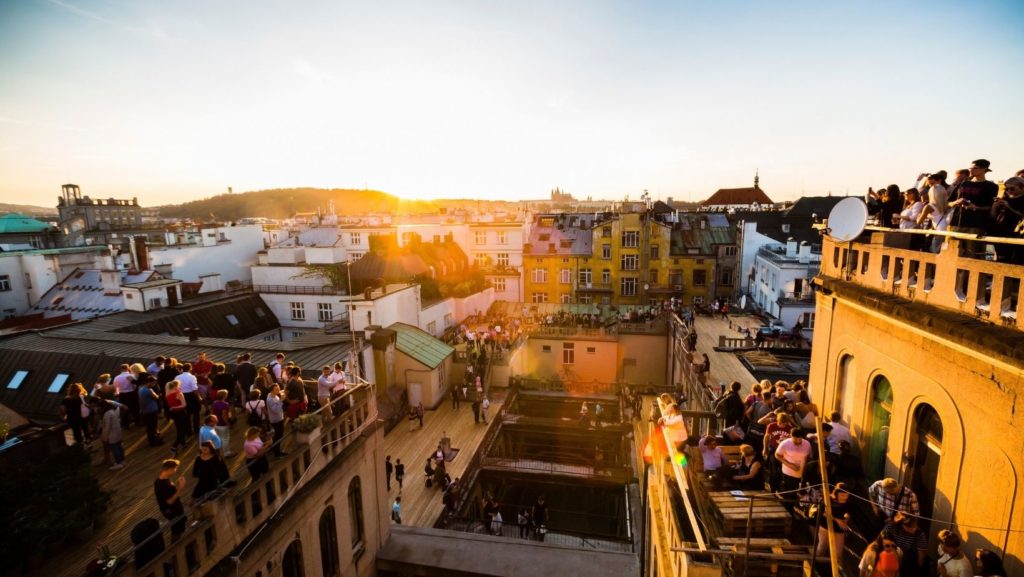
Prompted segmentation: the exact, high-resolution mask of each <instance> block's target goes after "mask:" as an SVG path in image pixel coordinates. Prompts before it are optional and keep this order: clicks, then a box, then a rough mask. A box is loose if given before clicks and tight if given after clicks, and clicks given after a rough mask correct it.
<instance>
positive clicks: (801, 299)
mask: <svg viewBox="0 0 1024 577" xmlns="http://www.w3.org/2000/svg"><path fill="white" fill-rule="evenodd" d="M778 303H779V306H783V305H797V304H814V291H803V292H798V293H795V292H784V293H780V294H779V298H778Z"/></svg>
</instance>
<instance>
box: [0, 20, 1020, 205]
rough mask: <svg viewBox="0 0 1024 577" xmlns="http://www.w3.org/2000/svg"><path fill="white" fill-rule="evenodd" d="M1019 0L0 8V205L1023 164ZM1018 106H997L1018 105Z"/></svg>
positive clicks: (772, 184)
mask: <svg viewBox="0 0 1024 577" xmlns="http://www.w3.org/2000/svg"><path fill="white" fill-rule="evenodd" d="M1022 24H1024V5H1021V4H1020V3H1017V2H1013V1H983V2H977V3H970V4H967V3H958V2H952V1H939V2H923V1H912V2H905V3H899V4H891V3H883V2H866V3H857V4H852V3H819V2H812V1H809V0H803V1H797V2H793V3H787V4H786V5H785V6H782V5H776V4H765V3H755V2H742V1H733V2H724V3H718V4H715V5H708V4H706V3H700V4H685V3H677V2H646V3H642V4H637V3H628V2H582V1H571V2H570V1H566V2H554V3H551V2H524V3H516V4H514V5H507V6H506V5H502V4H499V5H491V4H486V5H485V4H476V3H472V2H464V1H455V0H451V1H441V2H436V3H429V4H423V3H417V2H411V1H396V2H394V3H387V4H378V3H373V4H369V5H360V4H352V3H335V2H327V1H320V2H318V1H314V2H310V3H306V4H303V5H302V6H300V7H296V6H291V5H288V6H285V5H280V4H276V3H266V2H241V1H237V0H236V1H226V2H222V3H216V4H210V3H203V2H196V1H194V0H183V1H181V2H175V3H173V4H167V3H161V2H156V1H153V0H139V1H136V2H124V1H123V0H89V1H75V0H30V1H25V2H7V3H0V51H2V53H3V54H4V55H5V56H4V58H2V59H0V78H3V80H2V81H0V202H8V203H16V204H31V205H37V206H53V205H55V203H56V199H57V196H58V195H59V194H60V185H61V184H63V183H66V182H74V183H76V184H78V185H80V186H81V187H82V190H83V193H84V194H88V195H89V196H92V197H96V198H107V197H115V198H131V197H138V198H139V202H140V204H142V205H144V206H158V205H164V204H173V203H179V202H186V201H189V200H196V199H199V198H206V197H210V196H215V195H217V194H221V193H224V192H226V191H227V189H228V187H233V189H234V190H235V191H238V192H242V191H248V190H265V189H273V188H297V187H300V186H308V187H316V188H354V189H374V190H380V191H384V192H387V193H389V194H393V195H396V196H398V197H401V198H410V199H433V198H449V199H459V198H462V199H472V198H485V199H495V200H519V199H544V198H546V197H547V196H548V193H549V191H550V190H551V189H553V188H555V187H559V188H561V189H562V190H563V191H565V192H568V193H570V194H572V195H573V196H575V197H576V198H578V199H584V198H586V197H588V196H590V197H593V198H595V199H597V198H603V199H608V200H621V199H622V198H623V197H624V196H625V195H629V197H630V198H631V199H636V198H639V196H640V194H641V193H642V191H643V190H645V189H646V190H648V191H650V193H651V195H652V197H654V198H656V199H666V198H668V197H673V198H675V199H677V200H683V201H697V200H701V199H703V198H707V197H708V196H710V195H711V194H712V193H714V191H715V190H717V189H719V188H739V187H748V186H751V185H752V183H753V177H754V173H755V171H759V173H760V178H761V186H762V188H763V189H764V190H765V191H766V193H767V194H768V195H769V196H770V197H771V198H772V199H773V200H775V201H784V200H794V199H795V198H797V197H799V196H804V195H815V196H816V195H825V194H828V193H831V194H833V195H837V196H842V195H845V194H851V195H859V194H861V193H862V192H863V191H864V190H866V188H867V187H868V186H875V187H877V186H879V185H885V184H890V183H896V184H898V185H900V186H901V187H907V186H910V182H911V181H912V179H913V177H914V176H916V175H917V174H918V173H919V172H931V171H935V170H938V169H946V170H950V171H952V170H955V169H958V168H963V167H966V166H967V165H969V163H970V162H971V161H972V160H974V159H976V158H982V157H983V158H988V159H989V160H990V161H992V166H993V170H994V172H993V173H992V175H991V176H992V178H993V179H994V180H1002V179H1005V178H1007V177H1009V176H1011V175H1012V174H1013V173H1014V172H1015V171H1017V170H1020V169H1022V168H1024V142H1022V140H1021V139H1020V138H1017V137H1015V132H1014V130H1013V128H1014V127H1020V126H1024V107H1021V106H1020V104H1019V101H1020V94H1021V93H1022V92H1024V91H1022V88H1024V79H1022V78H1021V76H1020V74H1019V70H1021V68H1022V66H1021V65H1022V64H1024V62H1022V60H1024V40H1022V39H1021V34H1020V33H1019V30H1020V29H1021V25H1022ZM1015 94H1016V95H1017V96H1014V95H1015Z"/></svg>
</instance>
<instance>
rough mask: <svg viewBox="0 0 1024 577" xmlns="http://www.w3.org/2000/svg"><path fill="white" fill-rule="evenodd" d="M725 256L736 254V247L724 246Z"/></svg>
mask: <svg viewBox="0 0 1024 577" xmlns="http://www.w3.org/2000/svg"><path fill="white" fill-rule="evenodd" d="M725 256H736V247H734V246H727V247H725Z"/></svg>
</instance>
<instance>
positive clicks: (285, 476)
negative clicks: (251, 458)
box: [119, 381, 377, 577]
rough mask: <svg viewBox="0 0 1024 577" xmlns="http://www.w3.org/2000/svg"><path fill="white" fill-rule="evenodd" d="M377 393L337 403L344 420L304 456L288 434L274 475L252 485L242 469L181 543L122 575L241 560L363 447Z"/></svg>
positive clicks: (198, 511) (202, 568)
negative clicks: (285, 507)
mask: <svg viewBox="0 0 1024 577" xmlns="http://www.w3.org/2000/svg"><path fill="white" fill-rule="evenodd" d="M375 388H376V387H375V386H374V385H373V384H371V383H368V382H366V381H361V382H360V383H359V384H357V385H355V386H352V387H350V388H349V390H348V391H347V392H346V393H345V394H344V395H343V396H341V397H339V398H338V399H336V400H335V401H334V402H333V406H334V411H335V413H336V414H337V413H340V414H338V415H337V416H336V417H335V418H334V419H332V420H330V421H327V422H326V423H325V424H324V425H323V426H322V427H321V428H320V429H319V433H320V436H319V438H316V439H313V440H311V441H310V442H309V444H308V445H305V450H303V447H304V445H302V444H295V443H296V441H295V440H294V438H295V434H294V433H292V432H288V433H285V436H284V438H283V439H282V441H281V442H284V441H285V440H287V439H289V438H291V439H292V440H291V441H289V442H291V443H293V445H292V446H291V447H290V448H289V454H288V455H287V456H286V457H284V458H281V459H276V460H273V461H271V463H270V470H269V472H267V473H266V474H264V475H263V476H262V477H260V479H259V481H258V482H257V483H252V482H251V481H250V477H249V473H248V472H247V471H246V470H245V469H244V468H243V469H241V470H240V471H239V472H237V473H236V474H235V475H234V481H235V483H236V484H235V485H234V486H233V487H227V488H225V489H224V490H223V491H222V492H221V493H219V494H217V493H215V495H217V496H216V497H214V498H212V499H208V500H206V501H205V502H203V503H199V504H196V505H195V506H194V507H193V508H192V510H191V511H188V512H187V513H186V514H188V515H189V516H190V519H194V520H193V521H191V522H190V524H189V526H188V528H187V529H186V531H185V533H184V534H183V535H182V536H181V537H180V538H179V539H178V540H176V541H168V542H169V543H170V544H169V545H168V548H167V549H166V550H164V551H162V552H160V553H159V554H157V555H155V556H154V557H152V558H151V559H149V560H142V561H143V562H142V564H140V563H138V562H136V564H135V567H129V566H128V565H124V566H122V567H121V569H122V570H121V571H119V573H123V574H125V575H142V576H145V577H152V576H158V575H192V574H206V573H207V572H208V571H210V570H211V569H212V568H213V567H214V566H215V565H216V564H217V563H219V562H220V561H221V560H223V559H226V558H228V556H229V555H232V554H237V553H236V549H237V548H238V547H239V546H241V545H242V544H243V543H245V542H247V539H248V538H249V536H250V535H258V532H259V531H260V529H261V527H263V525H264V524H266V523H268V522H273V521H272V517H274V516H275V514H276V513H277V511H278V510H279V509H280V507H281V504H282V503H283V502H284V501H286V500H287V499H289V498H290V497H291V496H293V495H295V494H296V493H298V492H299V491H301V490H302V488H303V487H304V486H306V485H307V484H310V483H312V482H314V480H315V479H316V478H317V476H318V475H319V474H321V473H322V472H324V471H325V470H326V469H327V468H328V467H331V466H332V464H333V463H334V462H335V461H338V460H341V459H344V456H345V454H346V451H345V449H346V448H347V447H349V446H350V445H352V444H354V443H358V442H359V441H360V440H361V439H362V438H363V435H362V433H364V432H365V431H367V430H368V429H370V428H371V427H373V426H375V423H376V421H377V406H376V393H375ZM346 403H351V407H350V408H348V409H347V410H345V409H343V407H344V406H345V404H346ZM163 525H164V527H161V531H163V530H164V529H166V528H167V527H166V523H164V524H163ZM161 535H162V532H161ZM165 538H166V537H165ZM130 554H132V555H134V554H136V553H135V551H132V552H131V553H130ZM127 557H128V555H123V556H121V558H122V559H127Z"/></svg>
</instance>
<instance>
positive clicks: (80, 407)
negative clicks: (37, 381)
mask: <svg viewBox="0 0 1024 577" xmlns="http://www.w3.org/2000/svg"><path fill="white" fill-rule="evenodd" d="M87 399H88V397H87V396H86V394H85V387H83V386H82V383H75V384H73V385H71V386H70V387H68V394H67V396H65V397H64V399H62V400H61V402H60V408H61V410H63V411H64V418H65V419H66V420H67V422H68V426H69V427H71V433H72V435H74V437H75V442H76V443H79V444H81V443H83V442H84V441H85V437H86V435H85V432H86V428H87V424H86V423H87V419H88V418H89V417H90V416H91V415H92V409H90V408H89V404H88V403H87V402H86V400H87Z"/></svg>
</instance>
